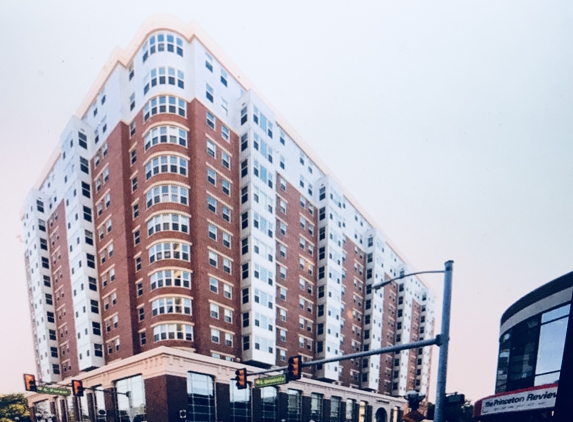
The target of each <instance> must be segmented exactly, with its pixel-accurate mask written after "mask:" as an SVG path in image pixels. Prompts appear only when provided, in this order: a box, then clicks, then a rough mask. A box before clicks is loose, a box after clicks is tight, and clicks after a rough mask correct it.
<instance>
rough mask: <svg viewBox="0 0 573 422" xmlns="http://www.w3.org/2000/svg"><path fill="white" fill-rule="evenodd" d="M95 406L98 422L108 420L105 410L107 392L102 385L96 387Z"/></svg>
mask: <svg viewBox="0 0 573 422" xmlns="http://www.w3.org/2000/svg"><path fill="white" fill-rule="evenodd" d="M94 390H95V391H94V406H95V415H96V421H97V422H105V421H106V411H105V395H104V394H105V393H104V392H103V388H102V387H101V386H98V387H94Z"/></svg>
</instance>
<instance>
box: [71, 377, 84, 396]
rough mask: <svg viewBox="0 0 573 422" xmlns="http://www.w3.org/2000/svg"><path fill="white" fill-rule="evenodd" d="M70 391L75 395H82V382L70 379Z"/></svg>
mask: <svg viewBox="0 0 573 422" xmlns="http://www.w3.org/2000/svg"><path fill="white" fill-rule="evenodd" d="M72 392H73V393H74V396H76V397H82V396H83V395H84V383H83V382H82V381H80V380H72Z"/></svg>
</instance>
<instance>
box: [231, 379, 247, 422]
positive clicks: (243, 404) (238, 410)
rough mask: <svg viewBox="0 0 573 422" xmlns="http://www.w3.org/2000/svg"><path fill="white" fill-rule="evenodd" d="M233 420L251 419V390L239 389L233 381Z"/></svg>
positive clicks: (245, 420) (244, 420)
mask: <svg viewBox="0 0 573 422" xmlns="http://www.w3.org/2000/svg"><path fill="white" fill-rule="evenodd" d="M230 389H231V403H230V405H231V422H250V420H251V390H250V388H245V389H241V390H239V389H238V388H237V386H236V385H235V383H231V385H230Z"/></svg>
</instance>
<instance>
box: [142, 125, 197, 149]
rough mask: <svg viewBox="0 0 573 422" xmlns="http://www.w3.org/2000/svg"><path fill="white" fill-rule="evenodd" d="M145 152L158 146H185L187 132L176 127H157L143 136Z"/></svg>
mask: <svg viewBox="0 0 573 422" xmlns="http://www.w3.org/2000/svg"><path fill="white" fill-rule="evenodd" d="M143 139H144V145H145V151H147V150H148V149H149V148H151V147H153V146H155V145H159V144H167V143H169V144H175V145H181V146H182V147H186V146H187V131H186V130H184V129H181V128H179V127H177V126H157V127H154V128H152V129H151V130H149V131H148V132H147V133H146V134H145V136H144V138H143Z"/></svg>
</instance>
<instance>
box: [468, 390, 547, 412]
mask: <svg viewBox="0 0 573 422" xmlns="http://www.w3.org/2000/svg"><path fill="white" fill-rule="evenodd" d="M556 398H557V384H550V385H541V386H539V387H532V388H527V389H524V390H517V391H510V392H507V393H501V394H497V395H495V396H490V397H486V398H484V399H481V400H479V401H478V402H477V403H476V406H475V409H474V418H475V417H479V416H484V415H491V414H495V413H507V412H520V411H527V410H539V409H547V408H552V407H555V399H556Z"/></svg>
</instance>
